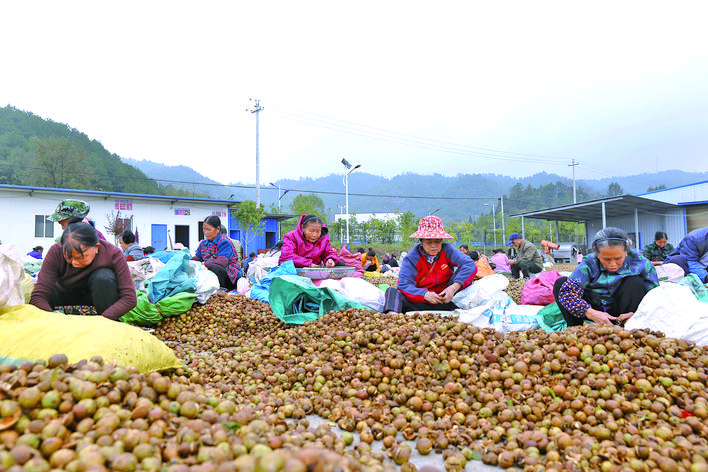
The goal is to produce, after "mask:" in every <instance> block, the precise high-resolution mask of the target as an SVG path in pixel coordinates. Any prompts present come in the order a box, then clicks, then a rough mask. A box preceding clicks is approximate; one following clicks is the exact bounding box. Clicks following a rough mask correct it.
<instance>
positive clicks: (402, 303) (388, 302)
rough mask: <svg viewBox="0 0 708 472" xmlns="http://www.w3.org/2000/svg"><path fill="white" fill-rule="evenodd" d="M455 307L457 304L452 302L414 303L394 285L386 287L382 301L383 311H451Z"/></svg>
mask: <svg viewBox="0 0 708 472" xmlns="http://www.w3.org/2000/svg"><path fill="white" fill-rule="evenodd" d="M456 309H457V305H455V304H454V303H452V302H448V303H440V304H438V305H432V304H430V303H414V302H412V301H410V300H408V299H407V298H406V297H405V296H404V295H403V294H402V293H401V292H400V291H399V290H398V289H397V288H396V287H389V288H387V289H386V297H385V301H384V308H383V310H381V311H383V312H384V313H387V312H389V311H395V312H396V313H408V312H409V311H413V312H415V311H437V310H440V311H453V310H456Z"/></svg>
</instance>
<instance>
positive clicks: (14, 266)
mask: <svg viewBox="0 0 708 472" xmlns="http://www.w3.org/2000/svg"><path fill="white" fill-rule="evenodd" d="M24 278H25V268H24V265H23V263H22V258H21V257H20V254H19V253H18V252H17V250H16V249H15V246H14V245H12V244H0V308H2V307H5V306H12V305H21V304H24V303H25V295H24V293H23V291H22V281H23V280H24Z"/></svg>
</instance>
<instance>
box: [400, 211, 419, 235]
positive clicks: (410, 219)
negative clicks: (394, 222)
mask: <svg viewBox="0 0 708 472" xmlns="http://www.w3.org/2000/svg"><path fill="white" fill-rule="evenodd" d="M398 228H399V236H400V238H401V239H400V241H401V242H404V241H405V242H407V241H408V236H410V235H411V234H413V233H414V232H415V230H416V229H418V217H417V216H415V214H414V213H413V212H412V211H407V212H405V213H402V214H401V215H399V216H398Z"/></svg>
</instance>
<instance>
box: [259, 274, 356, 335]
mask: <svg viewBox="0 0 708 472" xmlns="http://www.w3.org/2000/svg"><path fill="white" fill-rule="evenodd" d="M268 302H269V303H270V307H271V308H272V310H273V313H275V316H277V317H278V318H279V319H281V320H282V321H285V322H286V323H291V324H303V323H304V322H306V321H311V320H314V319H317V318H319V317H320V316H322V315H324V314H326V313H327V312H329V311H337V310H340V309H345V310H346V309H349V308H359V309H367V310H368V309H369V308H368V307H365V306H364V305H360V304H359V303H356V302H354V301H352V300H349V299H348V298H345V297H344V296H343V295H341V294H339V293H337V292H336V291H334V290H332V289H330V288H327V287H322V288H319V287H316V286H315V284H313V283H312V280H310V279H308V278H305V277H300V276H297V275H282V276H278V277H273V280H272V281H271V282H270V293H269V295H268Z"/></svg>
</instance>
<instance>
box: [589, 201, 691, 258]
mask: <svg viewBox="0 0 708 472" xmlns="http://www.w3.org/2000/svg"><path fill="white" fill-rule="evenodd" d="M637 220H638V222H639V236H638V239H636V236H635V238H633V239H634V240H635V241H636V243H637V245H638V247H639V248H643V247H644V246H646V245H647V244H649V243H651V242H653V241H654V233H656V232H657V231H664V232H665V233H666V234H667V235H668V237H669V242H670V243H671V244H673V245H674V246H676V245H677V244H678V243H679V241H681V239H682V238H683V236H684V235H685V234H686V231H685V218H684V211H683V209H682V208H677V209H674V210H668V211H665V212H662V213H647V212H643V211H641V210H640V211H639V212H638V215H637ZM634 223H635V222H634V213H631V214H629V215H624V216H620V217H611V218H607V226H614V227H617V228H621V229H623V230H624V231H626V232H627V233H630V236H632V234H633V233H636V229H635V224H634ZM602 227H603V226H602V219H597V220H591V221H587V222H586V223H585V234H587V235H588V245H590V244H592V240H593V238H594V236H595V233H597V232H598V231H600V230H601V229H602Z"/></svg>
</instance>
